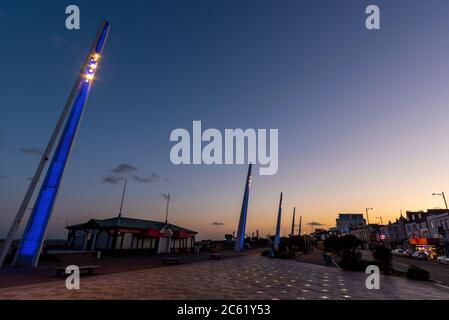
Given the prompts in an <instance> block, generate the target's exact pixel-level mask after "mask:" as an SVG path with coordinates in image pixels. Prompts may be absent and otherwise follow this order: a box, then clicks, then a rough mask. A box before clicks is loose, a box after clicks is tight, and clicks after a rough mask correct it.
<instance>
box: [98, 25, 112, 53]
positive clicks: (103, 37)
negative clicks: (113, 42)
mask: <svg viewBox="0 0 449 320" xmlns="http://www.w3.org/2000/svg"><path fill="white" fill-rule="evenodd" d="M108 31H109V23H107V22H106V23H105V25H104V28H103V31H102V33H101V36H100V39H99V40H98V43H97V47H96V49H95V50H96V52H97V53H100V52H101V51H102V50H103V45H104V41H105V40H106V36H107V34H108Z"/></svg>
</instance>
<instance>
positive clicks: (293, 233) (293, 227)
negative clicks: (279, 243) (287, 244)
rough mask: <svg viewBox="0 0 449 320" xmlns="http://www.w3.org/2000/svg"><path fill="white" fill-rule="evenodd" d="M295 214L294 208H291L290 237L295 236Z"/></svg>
mask: <svg viewBox="0 0 449 320" xmlns="http://www.w3.org/2000/svg"><path fill="white" fill-rule="evenodd" d="M295 213H296V207H293V219H292V232H291V234H290V236H291V237H294V236H295Z"/></svg>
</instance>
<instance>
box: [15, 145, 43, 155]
mask: <svg viewBox="0 0 449 320" xmlns="http://www.w3.org/2000/svg"><path fill="white" fill-rule="evenodd" d="M19 150H20V151H22V152H23V153H26V154H30V155H39V156H40V155H42V153H43V151H42V150H41V149H39V148H35V147H33V148H25V147H22V148H19Z"/></svg>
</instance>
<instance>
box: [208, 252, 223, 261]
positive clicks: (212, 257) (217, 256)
mask: <svg viewBox="0 0 449 320" xmlns="http://www.w3.org/2000/svg"><path fill="white" fill-rule="evenodd" d="M221 257H222V256H221V253H212V254H211V255H210V259H211V260H218V259H221Z"/></svg>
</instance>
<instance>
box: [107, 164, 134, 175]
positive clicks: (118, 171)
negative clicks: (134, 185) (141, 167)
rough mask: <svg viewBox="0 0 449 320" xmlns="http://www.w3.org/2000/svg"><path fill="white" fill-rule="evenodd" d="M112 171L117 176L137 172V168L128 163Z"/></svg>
mask: <svg viewBox="0 0 449 320" xmlns="http://www.w3.org/2000/svg"><path fill="white" fill-rule="evenodd" d="M111 171H112V172H113V173H115V174H125V173H131V172H136V171H137V168H136V167H134V166H133V165H130V164H128V163H122V164H121V165H119V166H117V167H116V168H114V169H112V170H111Z"/></svg>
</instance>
